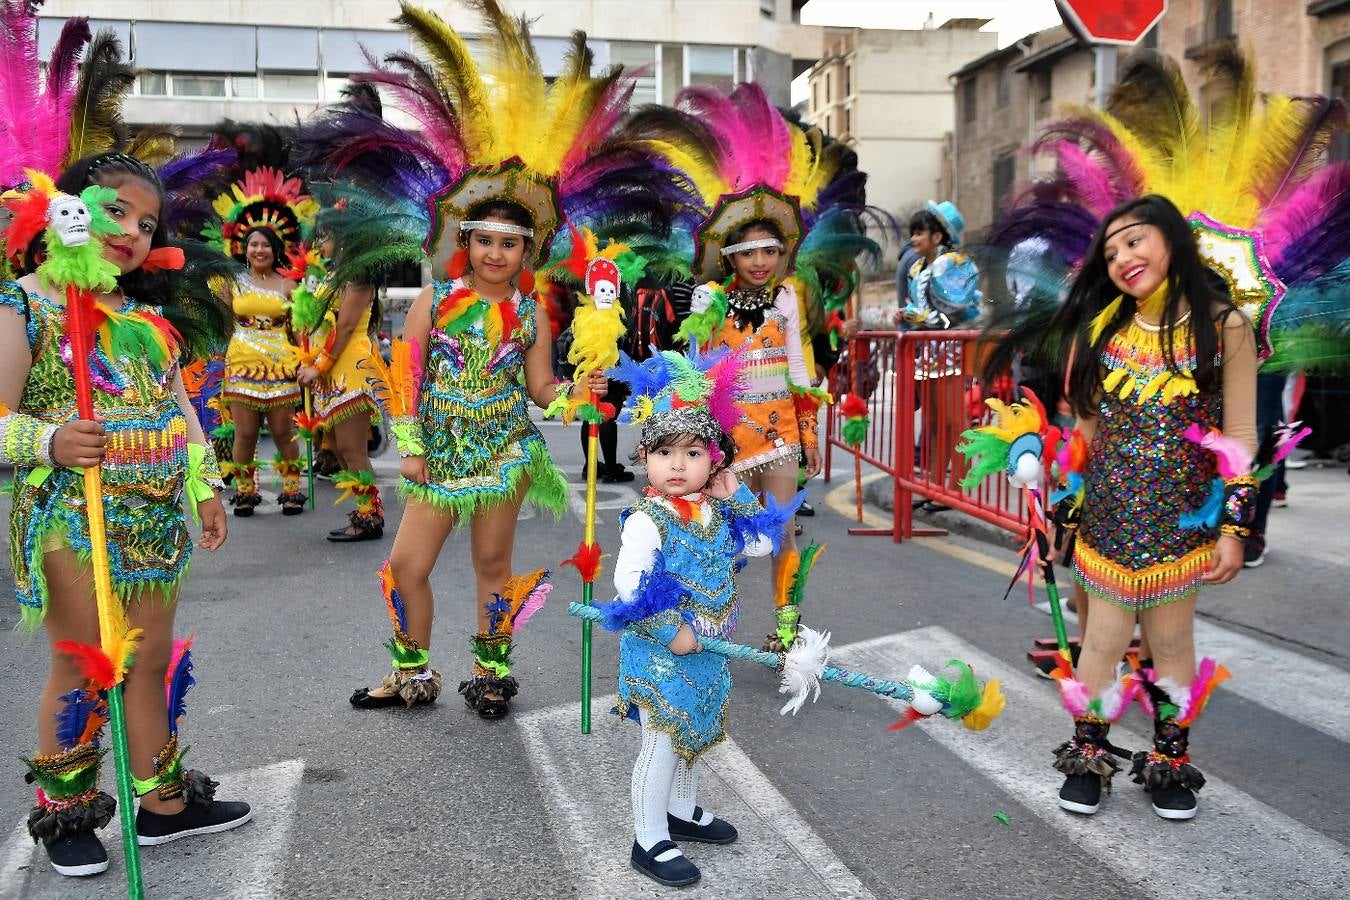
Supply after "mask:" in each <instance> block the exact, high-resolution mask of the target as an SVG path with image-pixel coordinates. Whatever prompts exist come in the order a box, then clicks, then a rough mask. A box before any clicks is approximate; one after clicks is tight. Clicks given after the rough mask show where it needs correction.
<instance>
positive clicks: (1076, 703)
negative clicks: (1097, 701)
mask: <svg viewBox="0 0 1350 900" xmlns="http://www.w3.org/2000/svg"><path fill="white" fill-rule="evenodd" d="M1057 680H1058V681H1059V699H1060V700H1061V701H1063V703H1064V708H1065V709H1066V710H1068V711H1069V715H1071V716H1081V715H1083V714H1084V713H1086V712H1087V708H1088V704H1089V703H1091V702H1092V695H1091V694H1089V693H1088V689H1087V685H1085V684H1083V682H1081V681H1079V680H1078V679H1076V678H1060V679H1057Z"/></svg>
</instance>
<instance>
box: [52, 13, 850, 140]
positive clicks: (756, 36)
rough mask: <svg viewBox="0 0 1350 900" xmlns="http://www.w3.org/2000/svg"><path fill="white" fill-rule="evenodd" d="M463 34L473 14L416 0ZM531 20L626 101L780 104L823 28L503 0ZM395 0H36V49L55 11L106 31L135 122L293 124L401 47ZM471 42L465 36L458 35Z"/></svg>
mask: <svg viewBox="0 0 1350 900" xmlns="http://www.w3.org/2000/svg"><path fill="white" fill-rule="evenodd" d="M425 5H426V6H427V7H428V8H432V9H435V10H436V11H437V12H438V13H440V14H441V15H442V16H443V17H444V18H445V19H446V20H447V21H448V22H449V23H450V24H451V25H452V26H454V27H455V29H456V30H459V31H460V32H461V33H462V34H464V35H466V36H471V35H472V34H473V33H474V32H475V31H476V30H477V29H478V28H479V27H481V25H480V21H479V19H478V18H477V14H476V13H474V12H472V11H471V10H468V9H466V8H464V7H463V6H462V5H461V4H456V3H441V2H426V4H425ZM503 5H504V6H505V7H506V8H507V10H508V11H509V12H512V13H515V14H526V15H529V16H531V17H532V18H533V17H537V18H534V19H533V24H532V28H531V31H532V35H533V37H534V44H535V48H536V50H537V51H538V53H539V57H540V62H541V65H542V66H543V68H544V73H545V75H549V74H552V73H556V72H558V71H560V70H561V67H562V64H563V58H564V55H565V53H566V50H567V46H568V40H569V37H570V35H571V33H572V31H573V30H575V29H581V30H583V31H586V32H587V33H588V35H589V36H590V38H591V40H590V47H591V49H592V50H593V51H594V52H595V58H596V65H597V66H606V65H609V64H611V63H622V64H623V65H625V66H629V67H632V68H642V69H643V70H644V74H643V75H642V77H641V78H640V79H639V81H638V85H637V89H636V91H635V93H634V97H633V102H634V103H635V104H640V103H651V102H663V103H669V102H671V101H672V100H673V98H674V96H675V93H676V91H678V90H679V89H680V88H681V87H684V86H685V85H690V84H718V85H723V86H728V87H729V86H730V85H732V84H735V83H737V82H740V81H750V80H753V81H758V82H760V83H761V84H762V85H764V88H765V90H766V91H767V92H768V94H769V96H770V97H771V98H772V99H773V100H774V101H775V102H776V103H779V104H780V105H782V106H787V105H788V93H789V85H790V83H791V81H792V79H793V77H795V76H796V75H797V74H799V73H801V72H803V71H805V70H806V69H807V68H809V67H810V65H812V64H813V63H814V62H815V61H816V60H817V59H819V57H820V51H821V47H822V44H823V40H824V36H823V30H822V29H821V28H820V27H818V26H810V25H802V24H801V23H800V21H799V13H800V8H801V6H803V5H804V0H503ZM397 13H398V4H397V2H395V0H286V2H282V0H47V2H46V3H45V4H44V5H43V6H42V8H41V10H40V15H41V16H42V19H41V22H40V24H39V41H40V43H41V45H42V49H43V51H44V52H45V51H46V50H48V49H49V48H50V46H51V44H52V43H53V42H54V41H55V39H56V35H57V34H58V33H59V31H60V27H61V23H62V21H64V19H65V18H67V17H68V16H73V15H84V16H89V17H90V19H91V23H90V24H91V25H92V26H93V27H94V28H95V29H98V28H102V27H107V28H112V29H114V30H115V31H116V32H117V33H118V34H119V36H120V37H121V38H122V43H123V45H124V46H125V48H126V49H127V51H128V52H129V54H130V56H131V59H132V61H133V63H134V64H135V65H136V66H137V67H138V68H139V69H141V70H143V74H142V75H141V76H140V77H139V78H138V80H137V84H136V87H135V89H134V93H133V96H132V97H131V98H130V100H129V102H128V103H127V107H126V116H127V120H128V121H129V122H130V123H132V124H136V125H140V124H148V123H161V122H162V123H170V124H174V125H177V126H179V127H180V128H182V129H184V132H185V134H188V135H192V134H194V133H201V132H202V131H203V130H204V129H205V128H207V127H209V126H210V125H211V124H213V123H215V122H218V121H220V119H222V118H225V117H228V118H232V119H237V120H241V121H263V122H266V121H270V122H274V123H278V124H287V123H292V122H294V121H295V120H296V118H297V117H300V118H303V117H305V116H307V115H308V114H309V113H311V112H312V111H313V110H314V109H316V108H317V107H319V106H321V105H323V104H324V103H331V102H334V101H336V100H338V99H339V98H340V96H341V90H342V88H343V87H344V86H345V85H346V84H347V80H348V78H349V77H350V76H351V75H352V74H353V73H355V72H360V71H363V70H364V69H366V68H367V63H366V58H365V51H369V52H370V53H371V54H373V55H374V56H375V57H376V58H379V57H381V56H383V55H384V54H386V53H389V52H391V51H395V50H406V49H408V42H407V38H406V36H405V35H404V34H403V33H402V32H401V31H398V30H396V29H395V26H394V25H393V23H392V21H391V20H392V18H393V17H394V16H395V15H397ZM471 46H472V41H471Z"/></svg>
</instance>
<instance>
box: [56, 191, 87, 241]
mask: <svg viewBox="0 0 1350 900" xmlns="http://www.w3.org/2000/svg"><path fill="white" fill-rule="evenodd" d="M47 217H48V220H49V221H50V222H51V227H52V229H53V230H55V231H56V234H57V236H58V237H60V238H61V243H62V244H63V245H64V246H66V247H82V246H84V245H85V244H87V243H89V207H87V206H85V205H84V201H83V200H81V199H80V198H79V197H72V196H70V195H69V194H59V195H57V197H56V198H55V199H53V200H52V202H51V205H50V206H48V207H47Z"/></svg>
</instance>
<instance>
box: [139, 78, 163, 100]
mask: <svg viewBox="0 0 1350 900" xmlns="http://www.w3.org/2000/svg"><path fill="white" fill-rule="evenodd" d="M136 85H137V87H138V89H139V93H140V94H141V96H142V97H163V96H165V95H167V94H168V93H169V76H168V75H167V74H165V73H164V72H142V73H141V74H140V75H139V76H137V78H136Z"/></svg>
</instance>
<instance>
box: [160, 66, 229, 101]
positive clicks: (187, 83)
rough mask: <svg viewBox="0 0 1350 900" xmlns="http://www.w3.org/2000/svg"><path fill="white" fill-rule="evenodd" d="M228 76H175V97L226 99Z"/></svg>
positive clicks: (173, 85) (195, 73)
mask: <svg viewBox="0 0 1350 900" xmlns="http://www.w3.org/2000/svg"><path fill="white" fill-rule="evenodd" d="M228 80H229V76H227V75H203V74H200V73H197V72H194V73H193V74H191V75H174V76H173V78H172V80H171V86H172V88H173V90H172V93H173V95H174V96H175V97H224V96H226V90H225V85H226V82H227V81H228Z"/></svg>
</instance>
